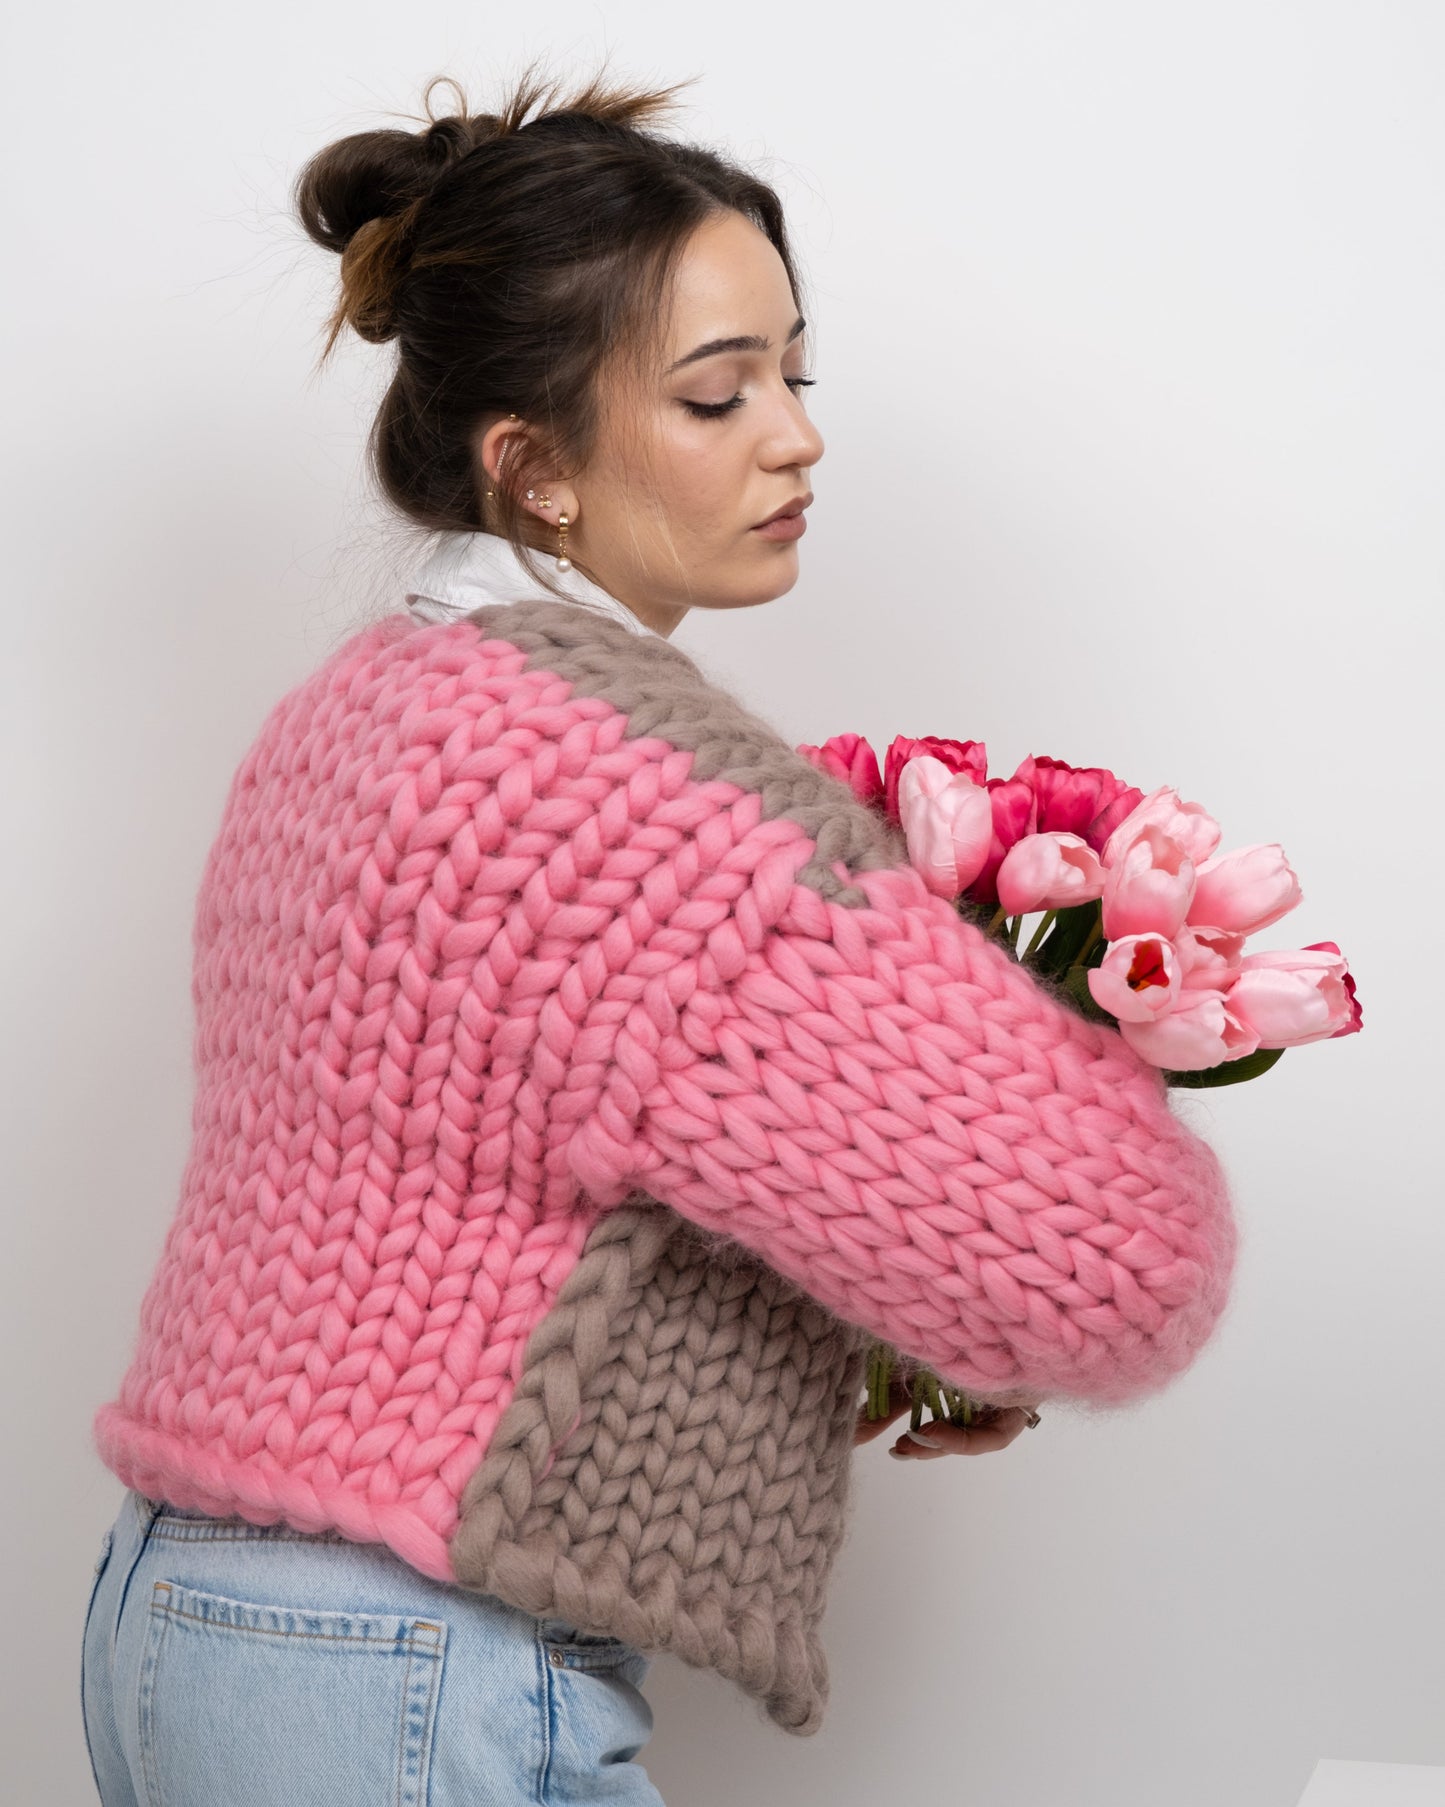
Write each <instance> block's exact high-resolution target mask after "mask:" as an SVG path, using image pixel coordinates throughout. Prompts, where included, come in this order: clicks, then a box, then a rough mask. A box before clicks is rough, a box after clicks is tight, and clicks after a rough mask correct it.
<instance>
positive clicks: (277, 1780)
mask: <svg viewBox="0 0 1445 1807" xmlns="http://www.w3.org/2000/svg"><path fill="white" fill-rule="evenodd" d="M446 1637H447V1633H446V1626H445V1625H444V1624H443V1623H442V1622H441V1621H440V1620H438V1619H423V1618H413V1617H409V1616H405V1615H400V1614H390V1613H347V1612H330V1611H328V1612H311V1611H308V1610H305V1609H303V1608H299V1607H293V1606H270V1605H264V1604H258V1603H255V1602H252V1601H248V1600H233V1599H229V1598H228V1597H227V1596H225V1595H223V1594H208V1593H202V1592H201V1591H200V1590H199V1589H197V1588H192V1587H183V1586H182V1585H181V1584H180V1583H178V1582H175V1581H156V1582H155V1583H154V1584H153V1586H152V1589H151V1600H150V1619H149V1623H148V1625H147V1627H146V1639H145V1648H144V1652H143V1654H142V1658H141V1669H140V1699H139V1734H140V1757H141V1765H142V1771H143V1774H144V1778H145V1784H146V1788H147V1791H148V1799H149V1801H150V1803H151V1804H152V1807H192V1803H194V1802H196V1801H205V1802H206V1803H207V1807H273V1804H274V1807H281V1803H283V1802H284V1803H287V1804H288V1807H290V1804H292V1803H294V1802H296V1801H301V1800H304V1801H307V1802H316V1803H318V1804H322V1807H333V1804H334V1807H357V1803H358V1802H361V1801H378V1802H380V1801H385V1802H387V1803H389V1804H394V1807H422V1804H423V1803H424V1802H425V1801H426V1797H427V1776H428V1771H429V1769H430V1765H431V1752H432V1742H433V1738H434V1735H435V1730H436V1707H437V1695H438V1692H439V1688H440V1683H441V1669H442V1661H443V1657H444V1655H445V1652H446Z"/></svg>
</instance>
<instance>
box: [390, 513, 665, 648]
mask: <svg viewBox="0 0 1445 1807" xmlns="http://www.w3.org/2000/svg"><path fill="white" fill-rule="evenodd" d="M533 557H534V558H535V559H536V560H537V562H538V564H539V565H540V566H541V567H542V569H543V570H544V571H546V573H547V575H548V576H549V577H551V578H554V579H555V580H556V582H557V584H558V586H559V588H560V589H561V590H562V591H563V592H564V593H565V594H566V596H567V597H568V599H569V600H570V601H572V602H576V603H578V604H580V605H581V606H583V607H588V606H590V607H592V608H595V609H598V610H600V611H601V612H602V613H603V614H605V615H610V616H611V617H612V619H613V620H614V621H620V622H621V623H622V624H623V626H624V627H627V628H630V629H631V630H632V632H633V633H634V634H650V633H652V629H651V628H650V627H648V626H646V624H645V623H643V622H641V621H639V620H638V618H637V616H636V615H634V614H633V613H632V611H631V609H629V608H628V607H627V605H626V604H625V603H622V602H619V601H618V600H617V598H616V597H615V596H613V595H611V594H609V592H608V591H606V590H604V589H603V588H602V587H601V586H600V585H599V584H595V583H593V582H592V580H591V578H590V577H584V576H583V575H582V573H581V572H580V571H579V570H578V569H577V567H576V566H575V565H574V566H573V567H572V568H571V570H570V571H559V570H558V569H557V560H556V558H555V557H554V556H553V555H552V554H551V553H550V552H537V551H534V552H533ZM535 596H541V597H546V598H547V599H548V600H549V601H553V602H555V601H556V600H557V599H556V597H555V596H552V595H551V593H550V591H548V590H545V589H543V587H542V586H541V585H540V584H539V583H538V582H537V581H536V579H535V578H534V577H533V576H532V574H531V573H530V572H529V571H528V570H527V567H526V566H525V565H524V564H523V563H522V561H521V559H519V558H518V557H517V554H516V553H515V552H514V551H513V550H512V547H511V546H510V544H509V543H508V542H507V541H506V540H504V539H503V538H502V537H501V535H500V534H496V533H462V532H456V531H450V532H444V533H441V534H439V535H438V539H437V545H436V547H435V549H434V550H433V551H432V552H430V553H429V554H428V555H427V557H426V558H425V559H424V560H423V561H422V564H421V567H420V569H419V570H418V571H417V573H416V575H415V576H414V577H413V579H412V581H411V584H410V586H409V588H408V589H407V592H406V605H407V607H408V608H409V609H410V610H411V612H412V614H413V615H415V616H416V617H417V619H418V620H420V621H431V622H437V621H455V620H457V619H458V617H459V616H462V615H468V614H470V613H471V611H472V610H473V609H479V608H482V607H483V606H484V605H487V604H490V603H499V602H521V601H524V600H526V599H528V598H531V597H535Z"/></svg>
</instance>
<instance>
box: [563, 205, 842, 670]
mask: <svg viewBox="0 0 1445 1807" xmlns="http://www.w3.org/2000/svg"><path fill="white" fill-rule="evenodd" d="M802 327H803V322H802V321H801V320H800V319H799V317H798V308H797V303H796V301H795V299H794V297H793V293H792V290H791V288H790V287H789V284H788V277H787V272H786V271H785V270H784V268H783V262H782V259H781V258H780V257H779V256H778V254H777V252H776V250H774V248H773V246H772V244H771V243H770V242H769V240H768V238H767V236H766V235H765V234H764V233H763V232H761V231H760V230H759V229H758V227H756V226H755V225H753V223H752V222H751V220H747V219H745V218H744V217H743V216H742V215H741V214H737V213H726V214H722V215H718V216H716V217H714V218H712V219H710V220H708V221H707V222H705V223H704V224H703V225H702V226H700V227H699V228H698V229H697V231H696V232H695V233H694V234H693V236H692V238H691V239H690V240H689V242H688V244H687V246H686V247H685V248H684V250H683V252H682V255H681V257H680V258H679V261H678V264H677V274H676V284H675V289H674V302H673V308H672V319H671V322H670V326H669V330H668V335H667V343H666V345H665V346H664V356H663V358H662V360H661V368H660V369H659V370H658V372H657V373H656V375H655V377H654V378H652V379H651V380H650V381H649V382H648V383H647V384H645V385H644V386H642V387H641V388H639V386H638V384H637V381H636V378H635V376H632V377H630V378H629V379H628V380H627V381H626V382H622V381H617V382H615V383H613V384H611V385H609V384H607V383H604V386H603V391H602V424H601V429H600V432H599V435H598V440H597V445H596V449H595V451H594V453H593V455H592V457H591V458H590V459H589V460H588V464H587V467H586V469H585V470H583V471H580V472H578V473H577V474H576V475H575V476H574V477H573V478H572V479H571V480H570V482H569V483H567V484H565V485H560V486H554V487H553V491H552V493H553V495H554V496H556V495H557V493H558V490H559V488H561V489H566V490H570V492H571V496H572V501H573V510H575V512H573V511H569V521H568V535H567V538H568V550H569V552H570V554H571V557H572V558H573V560H574V562H575V563H576V565H577V566H578V568H579V569H580V570H582V571H583V572H585V573H586V574H587V575H588V576H589V577H591V578H592V579H593V580H594V581H595V582H597V583H599V584H601V586H602V587H603V589H605V590H608V591H610V592H611V594H612V595H614V596H616V597H619V598H620V599H621V600H622V601H623V602H625V603H626V604H627V606H628V607H629V608H630V609H631V610H632V611H633V613H634V614H635V615H637V616H638V617H639V618H640V619H641V620H642V621H644V622H645V623H646V624H647V625H648V626H649V627H651V628H653V629H654V630H655V631H656V632H658V633H663V634H666V633H668V632H670V631H671V629H672V628H673V627H675V626H676V625H677V623H678V622H679V621H680V620H681V619H682V617H683V615H685V614H686V612H687V610H688V609H689V608H690V607H692V608H705V609H731V608H746V607H748V606H749V605H750V604H752V603H758V602H769V601H771V600H772V599H773V598H774V597H776V596H781V595H782V594H783V593H784V592H785V591H787V590H790V589H791V588H792V586H793V585H794V583H796V582H797V578H798V538H797V537H796V534H795V533H793V534H789V533H787V532H786V531H784V532H783V533H779V531H778V530H777V529H776V528H775V529H773V530H772V531H770V532H763V531H760V530H759V525H758V524H759V523H760V522H763V521H765V520H766V519H767V518H768V516H770V515H773V514H775V513H776V512H777V510H778V509H780V508H785V507H793V508H796V506H797V504H798V503H799V502H802V503H804V504H806V503H808V502H810V501H811V500H812V492H811V488H810V485H809V482H808V475H809V471H810V469H811V467H812V466H813V465H815V464H816V463H817V462H818V460H819V458H821V457H822V455H823V441H822V438H821V436H820V434H819V433H818V430H817V428H816V427H815V426H814V425H813V423H812V422H811V421H810V420H809V419H808V415H807V411H806V409H805V408H804V406H803V391H804V386H805V383H806V377H805V372H806V368H807V366H806V363H805V361H804V355H803V349H804V338H803V332H802ZM744 341H745V343H744ZM557 512H558V510H557V507H556V506H555V504H554V507H553V508H552V509H550V510H549V511H548V515H549V516H550V518H551V519H552V520H555V517H556V514H557ZM804 522H805V518H804V517H801V516H799V517H797V518H796V519H795V520H794V521H793V522H792V527H793V528H794V529H796V528H797V527H798V526H800V525H803V524H804ZM785 526H786V524H785Z"/></svg>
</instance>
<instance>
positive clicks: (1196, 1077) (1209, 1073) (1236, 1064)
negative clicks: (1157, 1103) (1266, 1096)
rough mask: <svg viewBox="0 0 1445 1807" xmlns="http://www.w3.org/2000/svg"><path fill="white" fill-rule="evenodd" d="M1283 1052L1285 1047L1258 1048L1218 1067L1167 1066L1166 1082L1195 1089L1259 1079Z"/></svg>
mask: <svg viewBox="0 0 1445 1807" xmlns="http://www.w3.org/2000/svg"><path fill="white" fill-rule="evenodd" d="M1283 1053H1284V1049H1283V1048H1256V1049H1255V1051H1254V1053H1253V1054H1245V1055H1242V1056H1241V1057H1240V1058H1239V1059H1238V1060H1225V1061H1221V1062H1220V1064H1219V1065H1218V1066H1217V1067H1196V1068H1194V1069H1193V1070H1192V1071H1189V1072H1184V1073H1176V1072H1173V1071H1171V1070H1170V1069H1169V1068H1167V1067H1166V1068H1165V1069H1164V1082H1165V1084H1166V1085H1174V1086H1181V1087H1183V1086H1187V1087H1189V1088H1190V1089H1191V1090H1193V1091H1203V1090H1205V1089H1206V1088H1208V1087H1212V1086H1217V1085H1238V1084H1240V1083H1241V1081H1243V1080H1246V1079H1258V1078H1259V1076H1260V1074H1261V1073H1267V1072H1268V1071H1269V1070H1270V1068H1271V1067H1272V1066H1273V1065H1274V1063H1275V1062H1276V1061H1277V1060H1278V1059H1279V1057H1280V1055H1281V1054H1283Z"/></svg>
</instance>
